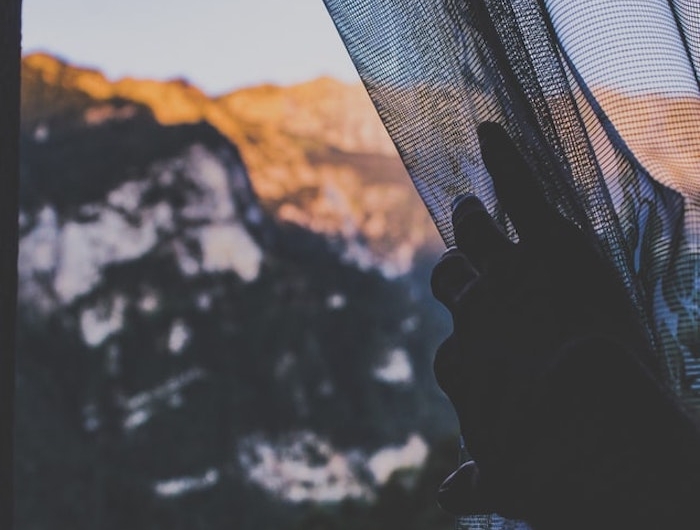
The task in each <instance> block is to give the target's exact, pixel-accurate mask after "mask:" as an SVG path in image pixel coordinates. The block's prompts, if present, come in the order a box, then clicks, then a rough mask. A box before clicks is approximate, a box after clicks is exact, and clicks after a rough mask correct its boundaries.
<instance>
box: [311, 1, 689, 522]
mask: <svg viewBox="0 0 700 530" xmlns="http://www.w3.org/2000/svg"><path fill="white" fill-rule="evenodd" d="M324 1H325V4H326V7H327V8H328V11H329V13H330V15H331V17H332V19H333V21H334V23H335V24H336V27H337V29H338V31H339V33H340V35H341V37H342V39H343V41H344V43H345V45H346V47H347V49H348V51H349V53H350V56H351V58H352V60H353V62H354V64H355V66H356V68H357V70H358V72H359V74H360V77H361V79H362V81H363V83H364V84H365V86H366V88H367V91H368V92H369V95H370V97H371V98H372V100H373V102H374V105H375V107H376V109H377V111H378V112H379V115H380V116H381V118H382V120H383V122H384V124H385V126H386V128H387V130H388V132H389V134H390V136H391V138H392V139H393V141H394V143H395V145H396V147H397V149H398V151H399V154H400V156H401V158H402V159H403V162H404V164H405V166H406V168H407V170H408V172H409V174H410V175H411V178H412V180H413V183H414V184H415V186H416V189H417V190H418V192H419V194H420V196H421V197H422V199H423V201H424V202H425V204H426V206H427V207H428V210H429V211H430V213H431V215H432V217H433V219H434V221H435V224H436V225H437V227H438V230H439V231H440V234H441V235H442V237H443V239H444V241H445V243H446V245H448V246H449V245H451V244H452V243H453V234H452V227H451V223H450V217H451V212H450V205H451V203H452V200H453V199H454V198H455V197H456V196H457V195H459V194H462V193H465V192H471V193H475V194H476V195H477V196H478V197H479V198H480V199H481V200H482V201H483V202H484V204H486V206H487V208H488V209H489V211H490V212H491V214H492V215H493V217H494V218H495V219H496V220H497V221H499V222H500V223H501V225H502V226H503V227H504V228H505V229H506V231H507V232H508V233H509V234H510V235H511V236H513V237H515V234H514V231H513V229H512V226H511V225H510V222H509V220H508V219H507V218H506V217H505V215H504V214H503V212H502V211H501V209H500V208H499V205H498V203H497V200H496V198H495V195H494V191H493V189H492V186H491V181H490V177H489V176H488V174H487V172H486V169H485V167H484V166H483V163H482V161H481V156H480V153H479V148H478V141H477V138H476V127H477V125H478V124H479V123H480V122H482V121H496V122H498V123H500V124H502V125H503V126H504V127H505V128H506V130H507V131H508V132H509V134H510V135H511V137H512V138H513V139H514V140H515V141H516V144H517V145H518V146H519V148H520V150H521V152H522V153H523V155H524V156H525V158H526V159H527V161H528V164H530V165H531V167H532V169H533V170H534V172H535V174H536V175H538V176H539V178H540V179H541V182H540V183H541V184H542V186H543V188H544V189H545V190H546V193H547V196H548V200H549V201H550V202H551V203H552V204H553V205H555V206H556V207H557V208H558V210H559V211H560V212H561V213H562V214H563V215H565V216H566V217H568V218H569V219H571V220H572V221H574V222H575V223H576V224H577V225H578V226H580V227H581V229H582V230H583V231H584V232H585V233H586V234H587V235H588V236H589V237H590V239H591V241H593V242H594V243H595V244H597V245H598V246H599V248H600V249H601V251H602V252H603V253H604V254H605V255H606V256H607V257H608V258H609V259H610V260H611V262H612V263H613V264H614V265H615V267H616V268H617V270H618V271H619V274H620V276H621V278H622V279H623V281H624V282H625V284H626V286H627V289H628V292H629V294H630V297H631V298H632V300H633V301H634V303H635V305H636V307H637V310H638V313H639V318H640V320H641V321H642V322H643V323H644V325H645V326H646V329H647V330H648V333H649V337H650V340H651V341H652V342H653V343H654V344H655V346H656V351H657V353H658V355H660V357H661V358H660V361H661V363H660V364H661V365H662V367H663V372H664V373H663V374H662V376H663V377H664V378H665V379H666V380H667V382H668V383H669V385H670V386H671V388H672V389H673V390H674V391H675V392H676V393H677V394H678V395H679V396H680V397H681V399H682V400H683V401H684V403H686V404H687V405H688V407H689V408H690V409H691V410H692V411H693V413H694V414H695V416H696V418H697V417H699V416H700V331H699V326H698V324H699V322H698V321H699V319H700V303H699V302H700V178H699V176H698V172H700V81H699V79H698V71H700V5H699V4H698V3H697V2H695V1H694V0H693V1H691V0H684V1H659V0H616V1H610V0H587V1H585V2H580V1H579V2H576V1H575V0H548V1H543V0H421V1H415V0H392V1H370V0H324ZM601 369H604V367H601ZM621 391H624V389H621ZM462 524H463V527H464V528H520V527H521V526H523V525H522V523H515V522H512V521H505V520H502V519H500V518H497V517H485V518H484V517H482V518H470V519H469V520H465V521H462Z"/></svg>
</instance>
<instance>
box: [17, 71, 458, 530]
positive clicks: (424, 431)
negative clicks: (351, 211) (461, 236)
mask: <svg viewBox="0 0 700 530" xmlns="http://www.w3.org/2000/svg"><path fill="white" fill-rule="evenodd" d="M50 64H54V65H56V64H58V63H56V62H51V61H50ZM59 66H60V65H59ZM59 70H60V69H59ZM64 70H65V71H63V73H62V74H61V73H60V72H58V73H56V72H54V74H55V76H57V77H56V78H52V77H50V75H49V74H50V73H51V70H50V69H48V70H47V71H48V72H49V74H47V73H46V72H45V71H43V70H41V71H39V70H36V69H31V68H28V67H27V65H26V63H25V71H24V73H25V79H26V82H25V83H24V85H23V86H24V99H23V122H22V130H21V179H20V180H21V196H20V208H21V212H22V213H21V219H20V224H21V241H20V259H19V270H20V293H19V294H20V297H19V308H18V320H19V328H18V375H17V418H18V422H17V426H16V437H17V447H18V452H17V458H16V470H15V471H16V477H17V488H18V496H17V498H18V505H17V514H18V516H17V517H18V528H47V529H48V528H51V529H55V528H66V529H67V528H71V529H72V530H75V529H83V528H84V529H88V528H104V529H105V530H111V529H114V530H123V529H124V528H130V529H140V528H143V529H148V530H153V529H155V528H183V529H184V528H203V527H206V528H230V527H231V526H232V525H234V526H236V527H237V528H241V529H250V530H253V529H257V528H261V527H275V528H283V529H284V528H286V529H294V528H307V527H308V526H309V525H308V524H307V523H305V522H304V521H305V520H306V518H307V517H309V518H311V519H313V518H315V517H318V514H316V513H315V510H316V509H317V506H319V505H321V506H323V508H322V509H323V510H324V514H325V515H322V517H325V518H326V519H327V524H330V525H332V524H335V522H334V521H341V520H343V521H345V522H346V523H347V524H350V523H349V522H348V521H350V520H351V519H352V521H353V522H352V528H366V527H367V520H368V519H367V517H375V518H376V519H377V520H381V518H382V517H385V516H386V514H384V513H383V512H382V511H381V510H384V509H387V508H380V507H386V506H388V509H389V514H390V517H403V518H404V519H405V518H406V517H408V518H409V519H415V520H416V521H417V520H418V519H417V518H416V517H412V516H410V517H409V516H408V515H407V514H415V513H416V512H417V511H419V512H420V514H421V516H423V514H424V513H427V514H432V515H430V517H435V512H436V508H435V506H434V505H433V504H432V503H431V504H426V502H427V499H432V498H431V497H429V496H428V495H424V494H423V493H420V494H418V493H416V491H417V488H423V487H426V488H429V489H430V491H434V489H435V487H437V484H436V483H434V482H435V481H436V480H437V479H436V478H435V477H432V475H431V477H430V479H429V481H428V485H425V484H426V483H425V479H424V478H422V477H423V471H422V470H423V469H427V468H426V466H427V465H428V463H430V462H434V461H435V458H436V456H435V454H434V451H433V447H434V444H435V442H436V440H438V439H440V438H441V437H443V436H451V435H452V434H453V427H454V423H453V421H452V420H453V418H452V416H451V412H450V410H449V408H448V407H447V403H446V400H445V398H444V397H443V396H442V395H441V393H440V392H439V390H438V389H437V387H436V386H435V383H434V381H433V377H432V372H431V369H430V366H431V362H432V356H433V352H434V350H435V348H436V346H437V344H438V342H439V340H440V339H441V338H442V337H443V336H444V335H445V320H444V314H443V313H440V310H439V308H438V307H437V304H436V302H435V301H434V300H432V298H431V296H430V293H429V288H428V285H429V282H428V280H427V274H428V270H429V267H430V265H431V264H432V255H429V256H426V255H425V254H424V252H425V247H420V248H422V250H421V251H420V252H418V253H416V254H415V255H414V254H413V253H414V252H415V249H411V255H410V256H409V258H410V259H409V262H410V268H409V270H408V273H406V274H403V275H400V276H398V277H396V278H393V279H392V278H389V276H392V275H391V274H381V273H380V271H378V270H377V269H379V270H383V271H384V272H385V273H386V272H387V268H386V267H387V266H386V264H387V263H389V262H390V261H391V255H390V254H386V255H382V254H381V252H378V251H377V249H376V248H374V247H372V245H371V243H372V242H371V241H370V242H369V243H368V241H369V239H368V236H366V235H365V234H364V233H360V232H357V234H356V236H357V237H356V239H353V238H352V237H346V235H345V233H340V235H338V234H335V235H334V233H333V232H327V231H324V230H323V229H317V231H313V230H311V229H310V228H309V227H307V226H305V225H304V222H301V221H300V222H297V223H294V222H289V221H288V220H285V217H284V215H282V213H281V212H282V208H283V206H284V205H280V206H279V207H275V206H274V204H273V203H271V202H269V201H268V202H267V206H265V204H266V203H265V201H264V200H263V201H261V199H260V194H259V193H258V191H257V186H256V185H255V183H254V182H253V178H252V176H250V175H249V172H248V168H247V166H246V164H245V163H244V161H243V157H242V156H241V154H242V150H239V148H238V146H237V145H235V144H234V143H232V142H231V141H230V139H229V138H228V137H227V136H225V135H224V134H222V132H221V130H220V129H217V128H216V127H214V126H212V125H211V124H210V123H209V122H208V121H206V120H199V119H193V120H192V122H184V123H182V122H177V123H172V124H163V123H162V122H161V121H160V120H159V119H158V116H157V113H156V112H155V111H154V110H153V108H151V107H150V106H149V105H146V104H143V103H142V102H138V101H135V100H134V99H129V98H127V97H126V95H125V94H122V95H115V94H114V93H112V92H109V93H107V92H102V93H101V96H100V98H102V99H100V98H97V97H93V96H91V95H90V94H88V93H87V92H86V91H85V90H82V89H77V88H75V87H76V86H78V85H80V86H84V87H88V88H89V90H92V91H94V92H95V93H98V94H99V90H102V89H104V87H105V86H106V85H104V83H103V82H102V78H101V77H100V76H99V75H98V74H94V72H93V73H89V72H88V74H87V76H86V77H84V78H82V77H81V76H79V75H78V77H77V78H76V79H73V80H71V81H70V82H68V81H66V82H60V83H59V82H57V81H56V79H58V78H62V77H61V76H63V77H66V76H67V77H68V78H71V76H73V75H74V74H75V72H74V71H72V70H71V69H70V68H67V67H66V68H65V69H64ZM54 74H51V75H54ZM75 75H77V74H75ZM42 76H49V77H48V78H47V79H48V81H47V80H46V79H44V77H42ZM176 85H177V84H176ZM100 87H102V88H100ZM173 90H174V91H175V93H181V91H180V88H177V87H176V88H174V89H173ZM178 91H180V92H178ZM312 129H313V127H312ZM314 134H317V133H313V132H308V137H312V136H313V135H314ZM319 134H320V133H319ZM318 141H319V142H321V141H322V135H321V137H319V140H318ZM295 145H296V144H295ZM314 145H316V144H314ZM315 148H316V147H315ZM272 151H273V149H271V148H270V152H272ZM305 153H306V151H305ZM336 155H337V153H336V152H335V151H333V153H332V156H336ZM293 156H296V155H293V154H292V157H293ZM304 156H305V157H306V155H304ZM342 156H347V154H343V155H342ZM378 156H379V155H378ZM382 156H383V155H382ZM364 157H365V154H362V155H361V158H362V159H364ZM304 160H305V162H304V163H305V164H306V163H308V160H307V158H304ZM280 167H283V168H284V167H287V166H285V165H284V164H283V165H282V166H280ZM329 171H331V173H332V176H333V178H335V177H337V174H338V172H337V171H336V169H334V168H333V167H332V168H331V170H329ZM352 171H355V170H354V169H353V170H352ZM353 175H354V173H353ZM352 178H355V177H352ZM357 178H359V177H357ZM367 178H368V179H369V178H370V177H367ZM317 184H318V183H316V184H313V183H312V185H310V186H311V188H310V189H306V188H300V189H299V190H298V191H297V193H298V195H300V196H301V198H297V199H295V200H296V202H292V203H285V204H293V205H294V204H297V205H298V204H301V202H300V201H303V200H311V201H312V203H313V200H318V201H320V200H321V199H319V198H317V195H319V193H320V192H319V193H317V192H315V191H314V190H315V189H316V188H313V186H316V185H317ZM402 184H403V185H404V186H405V185H406V183H405V182H403V183H402ZM366 187H371V186H366ZM360 188H361V190H360V191H362V192H366V190H365V189H364V188H365V187H364V186H360ZM390 189H391V188H382V189H380V190H377V191H375V194H376V200H377V201H379V202H380V205H382V204H385V203H384V201H385V200H386V199H387V197H388V195H389V191H387V190H390ZM328 193H329V197H330V198H329V197H326V196H323V197H324V198H323V200H330V199H333V200H335V201H338V203H339V204H342V203H343V201H346V200H349V199H347V197H346V196H345V195H343V194H342V193H340V192H338V191H337V190H336V192H328ZM334 193H335V195H334ZM315 194H316V195H315ZM306 195H309V196H310V198H309V197H306ZM319 196H322V195H319ZM271 204H273V206H272V207H271V206H270V205H271ZM332 204H334V205H335V204H336V203H332ZM326 207H327V208H328V214H327V215H328V216H329V219H338V218H339V217H337V216H336V217H333V215H335V214H337V212H338V211H339V208H334V207H331V206H326ZM311 213H315V212H308V214H311ZM341 213H343V212H342V211H341ZM351 221H352V219H351ZM353 226H354V225H353ZM317 228H318V227H317ZM364 229H366V227H364ZM352 230H359V229H358V228H357V226H355V227H354V228H352ZM352 230H350V229H348V232H347V233H348V234H355V232H353V231H352ZM376 236H377V239H376V241H377V242H379V241H381V242H383V244H386V245H387V248H392V247H391V245H392V244H393V243H392V241H391V238H390V237H386V236H387V233H386V232H384V231H382V230H377V233H376ZM353 237H355V236H353ZM353 241H354V243H355V245H356V246H357V249H359V250H356V251H355V252H356V254H355V255H354V256H351V255H350V254H349V251H350V250H352V248H353V247H352V243H353ZM417 248H418V247H417ZM380 250H381V249H380ZM363 253H364V254H363ZM363 255H370V258H368V259H367V261H366V262H364V263H363V262H361V261H360V260H359V259H358V256H360V257H361V256H363ZM407 259H408V258H407ZM358 264H360V265H363V266H362V267H358ZM397 271H399V269H394V272H395V273H396V272H397ZM399 272H400V271H399ZM447 447H448V455H449V463H450V464H451V463H452V457H453V455H454V439H451V442H450V444H449V445H448V446H447ZM438 456H439V455H438ZM431 469H432V468H431ZM440 469H443V468H440ZM443 471H444V473H446V472H447V469H446V468H445V469H444V470H443ZM443 471H440V474H444V473H443ZM431 473H434V471H431ZM397 474H398V475H397ZM397 476H401V477H402V478H401V480H400V481H399V482H398V483H397V482H396V480H398V479H397V478H396V477H397ZM387 488H388V489H387ZM397 488H398V489H397ZM385 490H387V491H388V493H385ZM396 494H398V495H399V497H400V498H406V499H408V498H411V496H412V495H414V494H415V495H416V498H417V499H418V500H419V501H421V502H415V503H411V502H408V503H407V504H409V505H410V508H408V509H405V508H403V507H401V509H398V508H399V507H398V506H396V505H395V504H392V502H393V501H392V499H395V498H396ZM387 495H388V497H387ZM385 498H387V499H388V500H383V499H385ZM38 505H40V506H42V510H37V509H36V506H38ZM348 506H350V507H351V513H350V514H348V513H346V512H345V511H343V510H346V508H347V507H348ZM375 512H377V514H376V515H372V514H375ZM368 514H369V515H368ZM402 514H403V515H402ZM438 517H439V515H438ZM349 518H350V519H349ZM401 520H402V521H403V519H401ZM415 524H417V523H415ZM441 524H442V526H441V527H442V528H444V527H446V525H447V526H449V525H450V524H451V523H450V520H449V518H445V517H443V518H442V520H441ZM57 525H58V526H57ZM402 527H403V528H409V526H407V525H406V524H404V525H403V526H402Z"/></svg>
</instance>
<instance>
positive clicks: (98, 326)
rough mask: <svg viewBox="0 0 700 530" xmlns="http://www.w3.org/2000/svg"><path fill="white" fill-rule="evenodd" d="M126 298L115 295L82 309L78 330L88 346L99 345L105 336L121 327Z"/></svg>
mask: <svg viewBox="0 0 700 530" xmlns="http://www.w3.org/2000/svg"><path fill="white" fill-rule="evenodd" d="M125 308H126V298H124V297H122V296H117V297H115V298H113V299H112V300H110V301H109V302H103V303H101V304H100V305H97V306H95V307H91V308H87V309H84V310H83V312H82V313H81V314H80V331H81V333H82V335H83V340H84V341H85V344H87V345H88V346H92V347H95V346H99V345H100V344H102V343H103V342H104V341H105V340H106V339H107V337H109V336H110V335H113V334H114V333H116V332H118V331H119V330H121V329H122V326H123V325H124V309H125Z"/></svg>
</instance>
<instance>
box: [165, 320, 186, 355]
mask: <svg viewBox="0 0 700 530" xmlns="http://www.w3.org/2000/svg"><path fill="white" fill-rule="evenodd" d="M190 335H191V331H190V328H189V327H187V325H186V324H185V322H184V321H183V320H181V319H178V320H176V321H175V322H173V325H172V326H171V327H170V335H169V336H168V350H170V353H173V354H180V353H182V350H183V349H184V348H185V346H187V343H188V342H189V341H190Z"/></svg>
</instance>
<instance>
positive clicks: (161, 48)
mask: <svg viewBox="0 0 700 530" xmlns="http://www.w3.org/2000/svg"><path fill="white" fill-rule="evenodd" d="M22 3H23V39H22V44H23V48H24V51H25V52H31V51H37V50H43V51H49V52H51V53H55V54H57V55H59V56H61V57H63V58H65V59H68V60H69V61H71V62H74V63H77V64H81V65H85V66H92V67H96V68H99V69H100V70H102V71H104V72H105V73H106V74H107V75H108V77H110V78H118V77H122V76H126V75H130V76H134V77H148V78H158V79H165V78H170V77H186V78H187V79H189V80H190V81H192V82H193V83H195V84H196V85H198V86H199V87H200V88H202V89H204V90H205V91H206V92H208V93H210V94H217V93H222V92H226V91H228V90H230V89H233V88H238V87H242V86H249V85H256V84H260V83H263V82H273V83H278V84H291V83H296V82H300V81H305V80H308V79H312V78H315V77H318V76H320V75H331V76H333V77H337V78H340V79H343V80H348V81H350V80H356V79H357V74H356V73H355V69H354V67H353V66H352V62H351V61H350V58H349V57H348V56H347V53H346V52H345V49H344V48H343V45H342V43H341V41H340V37H339V36H338V34H337V32H336V30H335V27H334V26H333V23H332V21H331V19H330V17H329V16H328V14H327V12H326V9H325V7H324V5H323V1H322V0H120V1H115V0H24V1H23V2H22Z"/></svg>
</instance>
